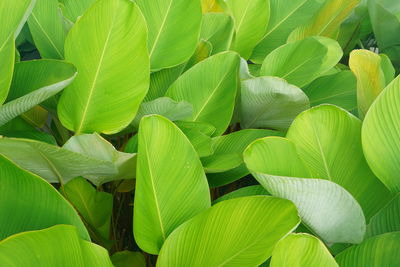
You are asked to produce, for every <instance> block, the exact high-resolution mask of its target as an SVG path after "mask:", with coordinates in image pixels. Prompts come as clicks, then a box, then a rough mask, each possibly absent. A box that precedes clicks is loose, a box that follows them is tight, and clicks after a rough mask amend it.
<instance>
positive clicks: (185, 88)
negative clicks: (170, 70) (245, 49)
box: [166, 52, 240, 135]
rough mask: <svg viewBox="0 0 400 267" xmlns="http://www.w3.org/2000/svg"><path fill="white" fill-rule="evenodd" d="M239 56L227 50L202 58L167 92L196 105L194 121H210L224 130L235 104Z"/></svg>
mask: <svg viewBox="0 0 400 267" xmlns="http://www.w3.org/2000/svg"><path fill="white" fill-rule="evenodd" d="M239 60H240V58H239V56H238V55H237V54H236V53H234V52H224V53H220V54H217V55H214V56H212V57H209V58H207V59H206V60H203V61H202V62H200V63H198V64H197V65H195V66H194V67H193V68H191V69H190V70H188V71H187V72H185V73H184V74H183V75H182V76H181V77H179V78H178V80H176V82H174V83H173V84H172V85H171V87H170V88H169V89H168V91H167V93H166V95H167V96H168V97H171V98H172V99H174V100H176V101H182V100H186V101H187V102H189V103H190V104H192V105H193V115H192V117H191V118H190V119H191V120H192V121H200V122H207V123H210V124H212V125H213V126H215V128H216V129H217V130H216V131H215V133H214V135H220V134H222V133H223V132H224V131H225V130H226V128H227V127H228V125H229V123H230V121H231V118H232V115H233V109H234V105H235V97H236V93H237V88H236V87H237V75H238V70H239Z"/></svg>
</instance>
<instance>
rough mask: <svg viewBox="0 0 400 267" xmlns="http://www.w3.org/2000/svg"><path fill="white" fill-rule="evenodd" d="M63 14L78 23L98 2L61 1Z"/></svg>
mask: <svg viewBox="0 0 400 267" xmlns="http://www.w3.org/2000/svg"><path fill="white" fill-rule="evenodd" d="M60 2H61V3H62V5H63V14H64V15H65V16H66V17H67V19H69V20H70V21H72V22H76V21H77V19H78V18H80V17H81V16H82V15H83V14H84V13H85V12H86V10H88V8H89V7H90V6H91V5H92V4H93V3H95V2H96V0H60Z"/></svg>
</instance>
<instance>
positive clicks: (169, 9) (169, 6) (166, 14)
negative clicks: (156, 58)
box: [149, 0, 173, 57]
mask: <svg viewBox="0 0 400 267" xmlns="http://www.w3.org/2000/svg"><path fill="white" fill-rule="evenodd" d="M172 1H173V0H170V1H169V5H168V8H167V11H166V12H165V17H164V19H163V21H162V23H161V26H160V29H159V31H158V33H157V36H156V38H155V39H154V42H153V46H152V47H151V49H150V53H149V56H150V57H151V56H152V55H153V52H154V49H155V48H156V46H157V43H158V40H159V39H160V36H161V33H162V31H163V29H164V27H165V23H166V21H167V18H168V16H169V12H170V11H171V6H172Z"/></svg>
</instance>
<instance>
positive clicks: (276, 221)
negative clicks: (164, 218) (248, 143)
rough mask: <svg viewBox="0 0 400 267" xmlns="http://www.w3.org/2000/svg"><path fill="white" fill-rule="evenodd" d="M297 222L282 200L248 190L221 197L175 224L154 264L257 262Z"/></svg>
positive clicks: (297, 219)
mask: <svg viewBox="0 0 400 267" xmlns="http://www.w3.org/2000/svg"><path fill="white" fill-rule="evenodd" d="M299 222H300V220H299V217H298V215H297V212H296V208H295V206H294V205H293V204H292V203H291V202H290V201H287V200H283V199H278V198H273V197H268V196H251V197H243V198H236V199H231V200H226V201H222V202H220V203H218V204H216V205H215V206H213V207H212V208H210V209H209V210H207V211H205V212H203V213H201V214H199V215H197V216H196V217H194V218H193V219H191V220H189V221H187V222H186V223H184V224H183V225H182V226H181V227H179V228H178V229H176V230H175V231H174V232H173V233H172V234H171V235H170V236H169V237H168V238H167V241H166V242H165V244H164V246H163V247H162V249H161V252H160V256H159V257H158V262H157V266H160V267H163V266H258V265H260V264H261V263H263V262H264V261H265V260H266V259H268V258H269V257H270V256H271V253H272V249H273V247H274V246H275V244H276V243H277V242H278V241H279V240H280V239H281V238H282V237H284V236H286V235H287V234H288V233H290V232H292V231H293V230H294V229H295V228H296V227H297V225H298V224H299ZM188 244H194V245H188Z"/></svg>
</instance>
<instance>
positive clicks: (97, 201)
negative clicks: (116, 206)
mask: <svg viewBox="0 0 400 267" xmlns="http://www.w3.org/2000/svg"><path fill="white" fill-rule="evenodd" d="M62 193H63V194H64V196H65V197H66V198H67V199H68V200H69V201H70V202H71V204H72V205H74V207H75V208H76V210H77V211H78V212H79V214H80V215H81V216H82V217H83V219H84V220H85V221H86V222H87V223H88V224H89V225H90V226H92V227H93V228H94V229H95V230H97V231H99V232H100V234H101V235H102V237H103V238H108V235H109V231H110V223H111V216H112V209H113V196H112V195H111V194H109V193H106V192H101V191H96V189H95V188H94V187H93V186H92V185H91V184H90V183H89V182H88V181H86V180H85V179H83V178H82V177H78V178H75V179H73V180H71V181H69V182H68V183H67V184H66V185H65V186H64V190H63V191H62ZM102 228H104V229H105V230H102Z"/></svg>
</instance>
